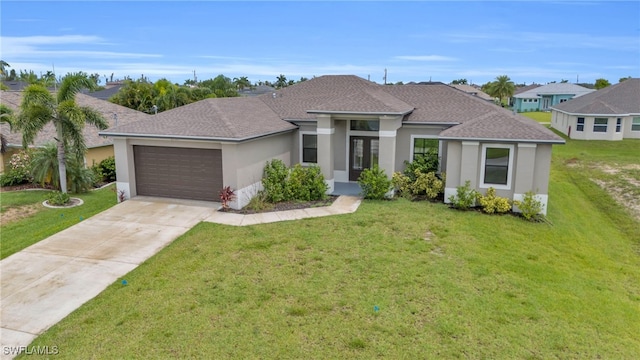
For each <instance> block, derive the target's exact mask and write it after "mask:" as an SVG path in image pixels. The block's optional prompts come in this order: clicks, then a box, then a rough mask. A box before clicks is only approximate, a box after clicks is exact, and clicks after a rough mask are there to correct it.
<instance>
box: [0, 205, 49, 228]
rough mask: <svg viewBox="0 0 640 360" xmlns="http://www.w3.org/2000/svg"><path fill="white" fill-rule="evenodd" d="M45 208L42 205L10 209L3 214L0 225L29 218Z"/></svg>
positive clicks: (0, 216)
mask: <svg viewBox="0 0 640 360" xmlns="http://www.w3.org/2000/svg"><path fill="white" fill-rule="evenodd" d="M43 208H44V207H43V206H42V204H30V205H22V206H16V207H11V208H8V209H7V210H5V211H3V212H2V215H0V224H2V225H6V224H8V223H10V222H14V221H18V220H21V219H24V218H27V217H29V216H31V215H33V214H35V213H37V212H38V211H40V210H42V209H43Z"/></svg>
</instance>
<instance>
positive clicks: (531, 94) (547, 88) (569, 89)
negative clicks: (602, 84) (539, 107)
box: [513, 83, 595, 99]
mask: <svg viewBox="0 0 640 360" xmlns="http://www.w3.org/2000/svg"><path fill="white" fill-rule="evenodd" d="M593 91H595V90H593V89H587V88H586V87H582V86H580V85H575V84H571V83H553V84H547V85H543V86H540V87H537V88H534V89H531V90H528V91H524V92H521V93H518V94H517V95H514V96H513V97H514V98H522V99H533V98H538V97H540V95H559V94H562V95H573V96H574V97H579V96H582V95H585V94H588V93H590V92H593Z"/></svg>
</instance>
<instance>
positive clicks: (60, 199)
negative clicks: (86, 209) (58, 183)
mask: <svg viewBox="0 0 640 360" xmlns="http://www.w3.org/2000/svg"><path fill="white" fill-rule="evenodd" d="M69 200H71V198H70V197H69V194H67V193H63V192H61V191H54V192H52V193H50V194H49V196H48V197H47V202H48V203H49V205H53V206H62V205H65V204H67V203H69Z"/></svg>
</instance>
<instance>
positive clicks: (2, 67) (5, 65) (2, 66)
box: [0, 60, 11, 80]
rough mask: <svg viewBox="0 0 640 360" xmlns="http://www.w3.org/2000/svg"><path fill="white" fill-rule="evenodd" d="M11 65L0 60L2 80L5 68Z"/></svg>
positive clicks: (5, 71) (5, 74)
mask: <svg viewBox="0 0 640 360" xmlns="http://www.w3.org/2000/svg"><path fill="white" fill-rule="evenodd" d="M10 67H11V66H10V65H9V63H7V62H6V61H4V60H0V78H1V79H2V80H4V79H5V78H6V77H7V68H10Z"/></svg>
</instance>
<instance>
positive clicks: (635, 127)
mask: <svg viewBox="0 0 640 360" xmlns="http://www.w3.org/2000/svg"><path fill="white" fill-rule="evenodd" d="M631 131H640V116H638V117H634V118H633V120H631Z"/></svg>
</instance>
